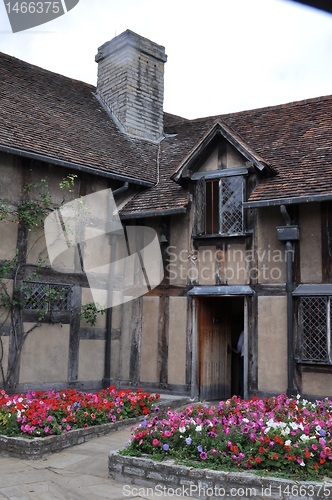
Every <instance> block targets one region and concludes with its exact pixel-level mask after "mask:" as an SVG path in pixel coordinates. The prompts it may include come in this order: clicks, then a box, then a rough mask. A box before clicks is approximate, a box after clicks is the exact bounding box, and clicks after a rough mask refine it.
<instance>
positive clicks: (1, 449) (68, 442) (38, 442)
mask: <svg viewBox="0 0 332 500" xmlns="http://www.w3.org/2000/svg"><path fill="white" fill-rule="evenodd" d="M143 418H144V417H139V418H128V419H127V420H119V421H118V422H114V423H113V422H110V423H107V424H102V425H95V426H92V427H88V428H87V429H84V428H82V429H75V430H71V431H68V432H66V434H59V435H57V436H47V437H42V438H32V439H29V438H23V437H8V436H1V435H0V453H2V454H6V455H10V456H11V457H15V458H23V459H25V460H26V459H35V460H36V459H39V458H43V457H45V456H47V455H50V454H51V453H55V452H58V451H61V450H63V449H65V448H69V447H70V446H75V445H77V444H82V443H85V442H86V441H89V440H90V439H94V438H98V437H102V436H106V435H107V434H110V433H111V432H115V431H118V430H119V429H122V428H123V427H127V426H128V425H136V424H137V423H139V422H140V421H142V420H143Z"/></svg>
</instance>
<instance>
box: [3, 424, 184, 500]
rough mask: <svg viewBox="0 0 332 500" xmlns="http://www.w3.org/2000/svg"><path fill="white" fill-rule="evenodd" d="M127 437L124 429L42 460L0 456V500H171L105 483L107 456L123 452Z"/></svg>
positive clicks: (128, 434) (128, 429) (109, 481)
mask: <svg viewBox="0 0 332 500" xmlns="http://www.w3.org/2000/svg"><path fill="white" fill-rule="evenodd" d="M129 437H130V427H127V428H125V429H123V430H120V431H117V432H113V433H111V434H109V435H108V436H104V437H100V438H96V439H92V440H91V441H88V442H86V443H83V444H80V445H78V446H73V447H72V448H69V449H66V450H64V451H61V452H60V453H54V454H53V455H49V456H48V457H46V458H43V459H41V460H20V459H18V458H11V457H5V456H1V455H0V500H3V499H7V500H8V499H10V500H30V499H31V500H99V499H100V500H102V499H104V500H105V499H106V498H107V499H109V500H117V499H119V500H120V499H121V500H123V499H125V498H129V499H130V498H149V499H151V500H152V499H153V498H158V499H163V498H171V496H167V495H160V494H159V495H155V494H153V495H146V489H147V488H142V489H143V490H144V491H142V489H141V491H137V490H139V488H141V487H138V486H136V487H135V486H134V485H132V486H131V485H127V486H126V488H125V489H124V486H125V483H119V482H115V481H112V480H111V479H108V477H107V476H108V454H109V452H110V451H111V450H118V449H120V448H123V447H124V446H125V444H126V443H127V442H128V440H129ZM131 488H136V491H133V490H132V489H131ZM132 493H133V494H132ZM173 498H175V497H173ZM187 498H188V497H187Z"/></svg>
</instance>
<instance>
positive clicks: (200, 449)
mask: <svg viewBox="0 0 332 500" xmlns="http://www.w3.org/2000/svg"><path fill="white" fill-rule="evenodd" d="M197 450H198V451H199V452H200V453H201V452H202V451H203V448H202V447H201V445H199V446H197Z"/></svg>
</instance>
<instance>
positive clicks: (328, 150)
mask: <svg viewBox="0 0 332 500" xmlns="http://www.w3.org/2000/svg"><path fill="white" fill-rule="evenodd" d="M224 120H225V121H226V123H228V124H229V125H230V126H231V127H232V128H234V129H235V130H236V132H237V133H238V134H239V135H241V136H242V137H243V139H244V140H245V141H246V142H248V144H250V145H251V147H252V148H253V149H254V150H255V151H256V152H257V153H258V154H260V155H261V156H262V157H263V158H264V159H265V160H266V161H268V162H269V163H270V164H271V165H272V167H274V168H275V169H276V171H277V175H276V176H273V177H270V178H266V179H262V180H261V182H260V184H259V185H258V186H257V188H256V189H255V190H254V192H253V193H252V194H251V196H250V201H262V200H268V199H278V198H288V197H298V196H301V197H307V196H313V195H322V194H331V193H332V96H326V97H319V98H315V99H308V100H306V101H299V102H294V103H289V104H285V105H282V106H274V107H269V108H263V109H256V110H252V111H246V112H244V113H235V114H233V115H228V117H227V118H224Z"/></svg>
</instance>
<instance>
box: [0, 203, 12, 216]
mask: <svg viewBox="0 0 332 500" xmlns="http://www.w3.org/2000/svg"><path fill="white" fill-rule="evenodd" d="M9 213H10V209H9V206H8V205H7V203H6V202H5V200H4V199H3V198H2V199H1V200H0V221H2V220H4V219H6V218H7V216H8V214H9Z"/></svg>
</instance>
